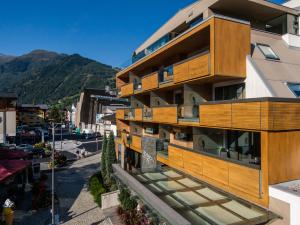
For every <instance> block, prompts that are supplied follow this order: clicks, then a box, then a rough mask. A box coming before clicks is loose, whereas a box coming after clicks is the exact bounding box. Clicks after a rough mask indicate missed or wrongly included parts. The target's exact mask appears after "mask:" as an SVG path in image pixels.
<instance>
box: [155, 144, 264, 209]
mask: <svg viewBox="0 0 300 225" xmlns="http://www.w3.org/2000/svg"><path fill="white" fill-rule="evenodd" d="M168 152H169V153H168V159H164V160H163V162H162V163H165V164H167V165H169V166H171V167H173V168H176V169H178V170H181V171H183V172H185V173H187V174H190V175H192V176H194V177H196V178H198V179H200V180H204V181H206V182H208V183H211V184H213V185H215V186H217V187H220V188H222V189H224V190H225V191H228V192H231V193H234V194H236V195H239V196H241V197H243V198H246V199H248V200H249V201H253V202H256V203H258V204H260V205H263V206H266V205H267V202H268V200H267V199H268V196H267V195H264V194H263V193H261V192H260V190H262V189H261V188H260V185H262V184H261V183H260V182H261V180H260V173H261V171H260V170H258V169H253V168H249V167H245V166H242V165H238V164H234V163H231V162H227V161H223V160H220V159H216V158H213V157H209V156H206V155H201V154H197V153H194V152H190V151H186V150H183V149H180V148H179V147H174V146H171V145H169V147H168ZM157 159H158V160H160V159H161V157H158V158H157ZM266 185H267V184H266Z"/></svg>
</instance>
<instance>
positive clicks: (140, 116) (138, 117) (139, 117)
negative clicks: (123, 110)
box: [134, 108, 143, 121]
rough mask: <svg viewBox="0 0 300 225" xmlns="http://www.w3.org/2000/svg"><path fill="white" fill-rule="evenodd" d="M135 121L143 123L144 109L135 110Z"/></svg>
mask: <svg viewBox="0 0 300 225" xmlns="http://www.w3.org/2000/svg"><path fill="white" fill-rule="evenodd" d="M134 111H135V112H134V120H136V121H142V120H143V109H142V108H137V109H134Z"/></svg>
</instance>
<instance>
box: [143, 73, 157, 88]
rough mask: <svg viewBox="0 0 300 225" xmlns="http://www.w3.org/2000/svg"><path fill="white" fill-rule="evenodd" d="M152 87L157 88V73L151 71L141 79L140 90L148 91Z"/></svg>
mask: <svg viewBox="0 0 300 225" xmlns="http://www.w3.org/2000/svg"><path fill="white" fill-rule="evenodd" d="M154 88H158V73H157V72H156V73H153V74H151V75H148V76H146V77H144V78H143V79H142V90H143V91H148V90H151V89H154Z"/></svg>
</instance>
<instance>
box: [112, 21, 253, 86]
mask: <svg viewBox="0 0 300 225" xmlns="http://www.w3.org/2000/svg"><path fill="white" fill-rule="evenodd" d="M250 31H251V28H250V24H249V23H248V22H246V21H241V20H236V19H231V18H229V17H227V18H223V17H221V16H218V15H214V16H212V17H210V18H208V19H204V20H203V21H202V22H201V23H199V24H197V25H196V26H195V27H193V28H191V29H190V30H188V31H186V32H184V33H182V34H181V35H178V37H176V38H174V39H172V40H171V41H169V42H168V43H166V44H165V45H164V46H162V47H161V48H159V49H157V50H156V51H154V52H153V53H151V54H149V55H147V56H145V57H144V58H142V59H141V60H139V61H137V62H136V63H134V64H132V65H131V66H129V67H127V68H126V69H124V70H122V71H120V72H118V73H117V77H118V78H121V77H122V78H128V76H129V74H130V72H133V73H135V74H139V73H142V72H143V71H149V70H150V69H151V68H153V67H157V68H159V67H160V66H161V63H162V62H168V61H169V62H170V65H171V64H174V63H176V62H174V60H173V59H174V58H172V57H174V56H175V55H180V54H186V55H189V54H190V53H192V52H195V51H198V50H201V49H205V48H208V50H209V54H208V55H206V56H205V57H202V58H198V57H196V58H195V60H192V62H189V63H187V64H184V65H180V66H179V65H178V67H177V68H176V72H177V73H178V74H179V73H181V71H189V75H188V77H190V78H192V79H194V77H201V76H204V74H206V75H207V73H208V72H209V74H210V75H212V76H214V75H215V76H216V77H217V76H218V77H219V78H220V77H226V76H227V77H232V78H234V77H237V78H244V77H245V75H246V60H245V57H246V56H247V55H248V54H249V53H250V44H251V43H250ZM224 43H226V44H224ZM207 58H209V60H208V62H209V65H210V66H209V70H208V68H207V65H204V64H205V63H207ZM172 60H173V61H172ZM199 65H202V66H199ZM189 66H190V68H188V67H189ZM174 72H175V70H174ZM177 77H178V80H177V81H178V82H182V80H180V77H179V76H177ZM184 77H185V76H184ZM184 77H183V78H182V79H186V78H184ZM190 78H188V79H190Z"/></svg>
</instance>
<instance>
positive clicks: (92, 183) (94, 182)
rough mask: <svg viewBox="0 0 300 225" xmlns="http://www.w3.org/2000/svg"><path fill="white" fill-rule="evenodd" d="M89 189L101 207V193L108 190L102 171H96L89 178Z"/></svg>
mask: <svg viewBox="0 0 300 225" xmlns="http://www.w3.org/2000/svg"><path fill="white" fill-rule="evenodd" d="M89 191H90V192H91V194H92V195H93V197H94V201H95V202H96V203H97V205H98V206H99V207H101V195H102V194H103V193H105V192H106V190H105V188H104V186H103V182H102V177H101V173H100V172H98V173H95V174H94V175H93V176H91V178H90V180H89Z"/></svg>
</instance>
